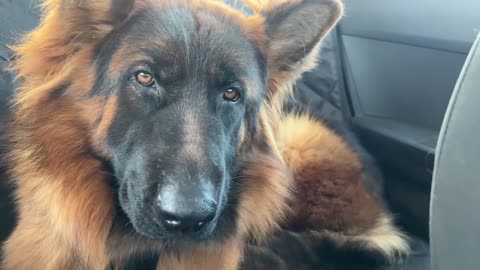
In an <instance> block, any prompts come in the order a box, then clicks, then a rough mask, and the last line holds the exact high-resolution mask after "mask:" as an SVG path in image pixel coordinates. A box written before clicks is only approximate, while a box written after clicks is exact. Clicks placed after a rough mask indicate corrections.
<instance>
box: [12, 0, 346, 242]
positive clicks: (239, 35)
mask: <svg viewBox="0 0 480 270" xmlns="http://www.w3.org/2000/svg"><path fill="white" fill-rule="evenodd" d="M248 2H249V6H250V7H251V8H253V9H254V10H255V12H254V13H255V14H254V15H251V16H246V15H243V14H242V13H241V12H239V11H236V10H234V9H231V8H229V7H228V6H227V5H225V4H222V3H219V2H217V1H160V0H158V1H156V0H109V1H93V0H82V1H79V0H62V1H58V0H52V1H47V2H46V9H47V10H49V11H50V12H47V14H49V15H48V16H49V17H46V19H45V20H44V23H45V24H48V25H50V26H49V27H50V28H48V27H46V26H45V28H46V29H50V30H49V31H50V32H48V33H45V32H43V33H42V32H36V33H34V35H38V36H36V37H35V36H33V37H30V38H37V39H44V42H43V44H42V46H43V47H42V48H36V49H34V48H26V47H21V46H20V47H18V48H17V51H18V52H19V55H20V59H19V62H18V63H19V64H18V66H19V67H20V68H19V71H20V75H21V76H23V77H24V78H26V79H27V80H30V84H35V83H36V84H40V83H39V82H40V81H42V84H43V85H45V84H50V86H49V87H43V88H42V89H43V90H42V89H37V92H38V91H47V90H46V89H48V91H49V93H48V95H44V96H45V97H46V98H44V99H43V101H46V100H50V101H51V100H52V99H53V100H63V103H62V104H63V105H65V104H72V105H71V106H74V107H76V106H77V105H75V104H85V106H83V107H82V108H80V107H78V108H79V109H78V111H79V114H78V115H79V118H82V121H84V122H85V123H88V124H87V125H86V126H85V129H86V130H87V132H86V133H88V134H89V139H88V140H89V144H90V148H91V150H92V152H94V153H95V155H97V156H99V157H101V158H102V159H105V160H106V161H108V163H109V164H110V165H111V170H112V172H111V173H112V174H113V175H114V176H115V179H116V182H117V183H116V184H117V186H118V197H119V203H120V206H121V208H122V209H123V211H124V212H125V213H126V216H127V217H128V219H129V220H130V222H131V223H132V224H133V226H134V228H135V230H136V231H137V232H138V233H140V234H142V235H145V236H148V237H151V238H155V239H176V238H180V237H181V238H188V239H206V238H209V237H210V236H212V235H213V234H214V232H215V231H216V228H217V227H218V226H217V225H218V224H219V222H222V218H225V215H226V214H225V212H227V211H226V210H225V209H227V208H228V205H229V204H235V202H234V201H233V199H232V196H233V195H232V189H231V182H232V179H234V178H235V177H237V176H238V175H239V173H240V174H241V172H239V170H240V168H241V166H242V164H243V162H244V161H245V159H248V158H247V156H248V153H251V151H252V149H253V148H255V147H256V148H272V147H274V146H273V144H272V143H271V142H269V139H267V138H266V137H267V136H265V134H263V132H265V129H266V127H265V124H264V123H263V124H261V123H260V122H261V121H262V120H261V117H260V116H259V111H261V108H262V106H270V105H269V104H271V103H272V102H273V100H274V97H275V96H276V95H279V93H277V92H278V91H281V90H282V89H283V87H284V86H286V85H289V84H290V83H291V82H293V81H294V80H295V79H296V78H297V77H298V75H299V74H300V73H301V72H303V71H304V70H305V69H306V68H308V67H310V62H311V60H312V59H314V55H315V53H316V50H317V48H318V44H319V42H320V40H321V39H322V37H323V36H324V35H325V34H326V32H327V31H328V30H329V29H330V28H331V26H332V25H333V24H334V23H335V22H336V21H337V19H338V18H339V14H340V10H341V8H340V5H339V3H338V2H337V1H336V0H295V1H283V2H281V3H276V1H270V2H272V3H263V4H262V5H260V4H258V3H257V4H258V5H255V4H254V3H252V1H248ZM277 2H278V1H277ZM259 3H260V2H259ZM53 31H54V32H53ZM39 35H46V37H39ZM42 49H43V50H44V51H43V52H42V53H38V50H42ZM31 51H36V52H37V56H36V58H32V57H30V58H29V57H28V55H29V54H31V53H32V52H31ZM22 57H23V59H24V60H25V61H23V62H22ZM27 59H29V60H30V61H29V62H28V63H27V61H26V60H27ZM22 65H23V66H22ZM52 74H54V75H52ZM54 85H55V87H53V86H54ZM27 86H28V83H27ZM27 86H26V87H25V89H26V90H24V91H23V93H21V94H20V95H19V97H18V99H17V100H18V101H19V103H20V104H29V102H31V99H29V98H31V95H30V92H28V89H27ZM43 101H42V102H43ZM92 104H93V105H92ZM30 105H31V104H30ZM63 105H62V106H63ZM25 106H27V105H25ZM264 116H265V115H264ZM267 117H268V115H267ZM270 139H271V138H270ZM238 181H239V182H240V181H241V178H239V179H238ZM259 203H261V202H259ZM237 214H238V213H237ZM232 215H235V214H232Z"/></svg>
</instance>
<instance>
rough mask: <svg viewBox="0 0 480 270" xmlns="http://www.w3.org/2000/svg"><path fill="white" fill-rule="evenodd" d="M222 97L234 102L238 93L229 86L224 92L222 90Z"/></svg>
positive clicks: (237, 97) (238, 96)
mask: <svg viewBox="0 0 480 270" xmlns="http://www.w3.org/2000/svg"><path fill="white" fill-rule="evenodd" d="M223 98H224V99H225V100H228V101H231V102H235V101H237V100H238V99H239V98H240V93H239V92H238V89H236V88H234V87H230V88H228V89H227V90H225V92H223Z"/></svg>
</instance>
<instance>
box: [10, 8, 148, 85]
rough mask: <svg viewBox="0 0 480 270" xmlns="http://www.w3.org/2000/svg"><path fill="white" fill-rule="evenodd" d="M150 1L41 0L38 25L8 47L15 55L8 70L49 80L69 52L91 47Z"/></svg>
mask: <svg viewBox="0 0 480 270" xmlns="http://www.w3.org/2000/svg"><path fill="white" fill-rule="evenodd" d="M149 1H151V0H43V2H42V7H43V16H42V19H41V23H40V25H39V26H38V27H37V28H36V29H34V30H33V31H32V32H30V33H28V34H27V35H25V37H24V38H23V40H22V41H21V42H20V43H19V44H18V45H15V46H12V47H11V49H12V50H13V52H14V53H15V56H16V60H15V61H14V63H13V64H12V66H11V69H13V70H15V72H16V73H17V74H18V76H19V77H23V78H27V79H35V80H38V79H40V80H46V81H51V78H50V77H51V76H54V74H59V73H61V72H65V70H66V69H65V67H66V66H65V65H66V63H67V62H69V61H73V57H72V54H75V53H77V52H79V51H82V50H84V51H87V50H91V49H94V48H95V47H96V45H97V44H100V43H101V42H102V41H103V40H104V38H105V37H106V36H107V35H109V34H110V33H111V32H112V31H114V29H115V28H117V27H119V26H120V25H121V24H122V23H124V22H125V21H126V20H128V18H129V16H131V15H133V14H134V13H135V12H136V11H137V10H139V9H141V8H142V6H145V5H147V4H148V3H149ZM88 57H89V56H84V57H83V58H88ZM72 65H78V64H72ZM37 83H38V82H37Z"/></svg>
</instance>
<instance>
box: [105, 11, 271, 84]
mask: <svg viewBox="0 0 480 270" xmlns="http://www.w3.org/2000/svg"><path fill="white" fill-rule="evenodd" d="M122 35H123V37H122V38H121V41H120V42H119V43H120V46H118V44H117V47H118V49H117V50H116V51H115V53H114V55H113V61H112V62H113V64H112V63H111V65H110V66H114V67H115V69H116V68H117V67H119V66H123V70H125V69H126V67H128V66H129V65H132V64H134V63H135V62H140V61H142V60H146V61H152V62H155V63H156V62H159V63H164V64H167V66H171V67H174V68H177V67H179V66H188V67H189V68H200V69H201V68H208V70H209V71H210V72H212V73H215V72H216V71H218V70H235V71H236V72H237V73H238V74H236V75H238V76H243V77H252V76H258V75H259V74H261V76H263V73H262V72H263V69H264V68H263V66H262V65H263V63H262V62H261V61H259V51H258V50H257V49H258V48H257V47H256V46H255V45H254V44H253V43H252V42H251V40H250V39H249V37H248V35H247V34H246V33H245V31H244V29H242V25H240V24H239V23H238V20H237V21H236V20H235V18H232V17H231V16H230V15H229V14H223V13H221V12H219V11H218V10H214V11H212V10H210V9H208V8H204V7H190V6H186V5H171V6H168V7H155V6H154V7H151V8H148V9H144V10H142V11H139V12H138V13H137V14H136V15H135V16H133V17H131V18H130V21H129V22H128V23H127V25H126V27H125V30H122ZM126 56H128V57H126ZM152 57H153V58H155V57H156V58H155V59H151V58H152ZM117 70H119V69H117Z"/></svg>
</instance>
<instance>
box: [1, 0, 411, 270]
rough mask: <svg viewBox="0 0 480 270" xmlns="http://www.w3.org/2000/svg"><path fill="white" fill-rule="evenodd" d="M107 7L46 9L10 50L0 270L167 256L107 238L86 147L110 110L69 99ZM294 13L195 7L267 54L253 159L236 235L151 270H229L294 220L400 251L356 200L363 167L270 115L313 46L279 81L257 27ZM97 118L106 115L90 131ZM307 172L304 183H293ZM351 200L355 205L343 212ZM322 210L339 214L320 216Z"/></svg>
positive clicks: (372, 206) (110, 209)
mask: <svg viewBox="0 0 480 270" xmlns="http://www.w3.org/2000/svg"><path fill="white" fill-rule="evenodd" d="M64 1H66V2H68V3H70V5H78V4H79V2H78V1H74V0H64ZM112 1H113V0H110V1H97V2H96V4H95V8H94V10H95V12H94V13H93V14H87V13H85V9H84V8H83V7H82V6H80V8H79V9H74V8H72V9H70V8H69V9H66V10H68V11H69V12H70V11H71V12H72V13H70V14H68V16H67V17H65V12H66V11H65V10H64V9H62V6H61V5H60V4H59V3H60V2H61V1H59V0H45V1H44V3H43V8H44V14H45V15H44V16H43V19H42V23H41V25H40V26H39V27H38V28H37V29H35V30H34V31H33V32H31V33H30V34H28V35H27V36H26V37H25V39H24V40H23V41H22V42H21V43H20V44H19V45H18V46H15V47H13V49H14V51H15V53H16V55H17V60H16V61H15V63H14V66H13V67H12V68H13V69H14V70H15V71H16V72H17V74H18V76H19V78H20V79H22V81H23V83H22V86H21V87H20V89H19V92H18V94H17V95H16V97H15V99H14V105H15V112H14V114H13V116H12V119H13V120H12V122H11V125H10V127H9V139H10V142H11V145H12V147H11V149H12V150H11V151H10V153H9V156H8V157H9V162H10V163H11V166H10V176H11V179H12V182H13V185H14V187H15V200H16V204H17V206H18V212H19V215H18V226H17V227H16V228H15V231H14V233H13V234H12V235H11V237H10V238H9V239H8V240H7V241H6V242H5V244H4V246H3V253H4V256H3V260H2V264H1V266H2V269H6V270H13V269H98V270H103V269H106V268H107V267H109V266H113V267H115V269H121V268H122V267H123V265H125V264H126V263H127V261H128V260H129V259H130V258H131V257H135V256H137V255H141V254H142V253H160V252H164V251H165V250H166V249H168V246H169V243H159V242H158V241H151V240H148V239H143V238H138V237H136V236H130V235H129V233H128V232H123V231H122V229H121V228H117V227H116V224H115V221H114V216H115V214H116V211H118V210H117V208H116V207H115V203H116V201H115V194H114V192H113V191H112V189H111V181H112V177H111V175H110V174H109V173H108V168H107V167H106V165H105V164H104V162H102V159H100V158H98V156H96V154H94V153H92V152H91V151H90V147H92V146H95V147H100V146H99V145H100V144H101V141H102V140H103V139H104V137H105V136H106V131H107V130H108V128H109V124H110V122H111V121H112V119H113V117H114V115H115V113H116V112H115V108H116V106H117V105H118V104H117V101H116V100H115V98H110V99H108V100H107V101H103V100H98V99H78V98H76V97H78V96H82V95H85V94H86V93H87V90H88V89H90V88H91V87H92V84H93V80H94V75H95V70H94V68H93V67H92V66H91V60H92V59H93V58H94V55H95V53H96V49H97V48H98V45H99V44H100V43H101V42H102V41H103V40H104V39H105V38H106V37H107V36H108V35H109V34H110V33H111V32H112V31H114V30H115V29H116V28H117V27H118V25H119V24H121V21H119V20H118V18H117V17H113V16H112V15H111V13H110V12H111V10H110V6H111V3H112ZM124 2H126V3H127V2H128V1H124ZM152 2H154V1H150V0H140V1H136V2H135V4H134V6H133V7H132V8H131V11H130V13H128V12H127V13H125V12H124V11H120V13H118V14H120V15H121V16H120V17H121V18H128V17H129V16H131V15H132V14H131V13H132V12H133V13H134V12H135V10H136V9H137V8H138V6H135V5H148V4H150V3H152ZM166 2H168V1H166ZM184 2H185V4H188V5H195V3H196V2H195V1H184ZM300 2H302V1H300V0H298V1H290V2H288V3H287V2H281V3H279V2H275V1H266V2H263V1H258V2H253V1H245V3H246V4H248V5H249V6H250V7H251V8H252V9H253V10H255V11H256V12H255V14H254V15H253V16H249V17H247V16H244V15H242V14H241V13H240V12H238V11H234V10H232V9H230V8H228V7H227V6H226V5H224V4H221V3H218V1H205V3H204V6H205V7H206V8H209V9H212V10H216V11H217V12H218V11H221V12H222V13H224V14H225V16H230V17H232V18H234V19H235V20H237V21H238V23H239V24H241V25H244V29H243V31H244V32H245V34H246V35H248V36H249V38H250V39H251V40H252V42H255V43H256V44H257V45H258V46H259V48H260V53H265V54H269V55H268V57H267V59H268V66H269V71H270V73H271V74H270V80H269V83H268V89H269V93H268V96H269V98H268V100H266V101H265V102H264V104H263V106H262V109H261V111H260V115H259V120H258V122H257V125H258V128H257V134H256V135H255V136H254V137H252V138H244V141H243V142H244V144H246V145H250V146H251V149H250V150H249V152H248V153H247V154H245V155H244V156H243V159H244V164H245V167H244V170H243V175H242V177H243V178H244V179H243V182H242V185H241V188H242V193H241V195H240V198H239V202H240V203H239V206H238V209H237V211H238V216H239V218H238V222H237V223H238V224H237V231H236V232H235V233H234V234H233V235H232V236H231V237H230V238H229V239H226V240H225V241H223V242H221V243H215V244H200V245H195V246H192V247H185V249H184V250H182V251H181V252H180V254H178V252H176V251H172V253H166V254H165V255H164V256H162V258H161V259H160V261H159V263H158V269H179V270H181V269H185V270H186V269H193V268H194V269H199V270H207V269H225V270H228V269H231V270H234V269H237V268H238V267H239V266H240V265H241V260H242V259H243V258H244V256H248V254H249V253H248V252H247V253H246V255H245V254H244V250H245V248H247V250H248V246H247V242H248V241H251V240H252V239H253V240H254V242H255V243H261V242H262V240H265V239H266V238H267V237H268V236H269V235H271V234H272V233H273V232H275V231H277V230H279V229H280V227H281V226H282V225H284V226H286V227H288V226H293V225H292V224H293V223H295V222H297V221H296V220H299V219H301V220H303V221H304V224H301V226H303V228H305V227H306V228H307V229H315V230H319V231H321V230H324V229H329V230H333V232H332V233H334V234H335V235H339V237H334V238H335V239H337V240H338V241H339V242H338V243H341V241H346V240H345V239H348V240H349V241H350V239H353V240H354V241H360V242H362V243H365V245H366V246H368V248H373V249H376V250H379V251H381V252H382V253H384V254H386V255H388V256H390V255H392V254H394V253H396V252H401V251H405V250H406V244H405V241H404V238H403V236H402V234H401V233H399V232H398V231H397V230H396V229H395V228H394V227H393V225H392V224H391V221H390V219H391V218H390V216H388V215H387V216H385V215H384V213H385V210H384V209H383V208H382V207H381V206H379V205H378V203H377V201H376V200H375V198H371V197H370V195H369V194H368V193H367V192H364V190H363V188H362V186H361V185H362V182H361V180H362V177H363V174H362V163H361V161H360V160H359V159H358V157H357V156H356V155H355V154H354V153H352V152H351V151H350V149H349V147H348V146H347V145H346V144H344V143H343V142H342V140H341V139H339V138H338V137H337V136H336V135H335V134H333V133H331V132H330V131H329V130H328V129H327V128H325V127H324V126H322V124H321V123H320V122H318V121H314V120H312V119H310V118H309V117H308V116H294V115H287V116H284V115H282V113H281V112H280V107H281V104H282V103H283V102H284V99H285V97H286V96H288V94H289V91H290V89H291V88H292V84H293V83H294V81H295V80H296V79H297V78H298V77H299V76H300V74H301V73H303V72H304V71H305V70H307V69H309V68H311V67H312V65H313V63H314V60H315V59H316V51H317V50H316V48H317V47H318V43H319V41H320V40H321V39H319V40H317V41H318V42H316V43H315V44H314V45H315V48H313V49H312V52H313V53H311V54H309V55H307V56H306V57H305V58H304V59H302V61H301V62H298V63H293V64H292V65H291V66H290V69H289V70H284V69H276V67H277V66H278V65H279V64H280V63H279V62H278V61H282V59H281V57H279V55H278V54H279V53H281V51H275V50H274V49H275V48H273V47H272V46H273V45H272V44H274V43H273V42H272V40H267V37H266V31H267V30H268V29H267V30H266V28H268V25H267V26H265V24H266V23H267V22H265V19H264V16H266V15H265V14H269V13H270V12H276V11H277V10H283V9H285V10H287V9H288V8H290V7H291V6H294V5H295V4H298V3H300ZM323 2H324V3H325V6H326V7H328V9H325V10H330V11H331V12H330V13H326V14H323V15H324V16H323V17H324V18H325V19H322V21H321V22H320V23H323V24H325V25H327V26H328V27H326V28H325V29H324V30H323V31H322V33H319V34H320V35H322V36H323V35H324V34H325V33H326V32H328V31H329V30H330V29H331V27H333V25H334V24H335V23H336V22H337V21H338V19H339V18H340V15H341V12H342V9H341V5H340V3H339V2H337V1H335V0H325V1H323ZM182 3H183V2H182ZM127 4H128V3H127ZM72 7H75V6H72ZM107 14H110V15H107ZM60 22H61V23H60ZM269 46H270V47H269ZM267 52H268V53H267ZM289 64H291V63H289ZM104 102H106V103H104ZM101 108H103V110H104V112H103V114H102V115H103V117H102V118H100V119H99V118H98V117H97V115H99V114H100V112H99V111H100V110H101ZM98 123H100V124H99V125H97V124H98ZM292 130H294V131H296V132H294V133H291V131H292ZM259 142H262V143H259ZM264 148H267V150H265V149H264ZM100 153H101V151H100ZM105 155H106V153H105ZM306 157H309V158H306ZM104 158H105V157H104ZM106 158H108V157H106ZM315 164H320V165H321V166H320V165H319V166H318V167H317V166H316V165H315ZM322 166H323V167H322ZM322 168H323V169H322ZM325 168H326V169H325ZM328 169H332V170H333V174H340V175H342V176H343V175H345V177H346V178H345V179H341V180H339V182H338V183H337V182H335V183H334V184H340V185H341V186H343V187H344V188H346V189H345V190H347V191H348V192H347V193H342V192H339V190H337V189H335V188H331V187H328V188H326V189H325V185H326V186H328V185H330V184H332V183H329V182H325V181H326V180H325V179H329V180H330V179H333V178H332V177H330V178H328V173H330V171H329V170H328ZM306 170H309V171H308V173H305V174H302V173H301V172H305V171H306ZM292 175H293V176H294V177H295V183H294V182H293V178H292ZM297 176H298V177H297ZM320 176H322V177H320ZM323 176H325V177H326V178H325V177H323ZM322 181H324V182H322ZM316 183H317V184H316ZM302 185H303V186H305V188H303V189H302ZM322 185H323V186H322ZM309 187H318V188H313V189H310V188H309ZM299 190H303V191H302V192H305V193H301V194H300V193H298V191H299ZM325 190H327V191H331V192H334V194H335V196H339V197H340V198H341V200H343V201H339V202H338V203H337V202H335V201H334V200H330V201H329V200H323V199H322V200H318V201H317V200H316V199H315V198H316V197H315V196H317V195H322V194H324V191H325ZM292 191H293V192H292ZM350 191H351V192H350ZM358 192H359V193H358ZM292 196H297V197H296V198H295V197H292ZM304 196H305V197H306V198H308V199H307V200H306V201H305V202H301V201H300V200H299V198H304ZM349 196H350V197H349ZM349 198H350V200H352V202H353V203H350V205H346V206H345V205H344V201H348V200H349ZM305 203H306V204H307V205H305ZM332 205H335V207H336V206H337V205H338V208H332V209H330V207H331V206H332ZM289 207H291V208H293V209H297V210H298V209H303V210H301V211H298V212H297V213H299V214H300V213H302V212H303V211H304V210H305V209H307V208H308V207H312V208H313V209H312V211H311V212H310V213H302V214H306V215H307V216H306V217H298V216H295V215H289V216H287V214H288V213H291V212H289V211H288V210H287V209H288V208H289ZM305 207H307V208H305ZM336 209H338V210H339V212H336V211H335V210H336ZM359 209H360V210H361V211H360V213H357V212H356V211H357V210H359ZM332 211H334V212H332ZM336 214H338V216H336ZM336 217H338V218H339V220H335V218H336ZM333 221H335V222H333Z"/></svg>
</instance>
